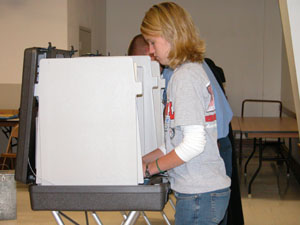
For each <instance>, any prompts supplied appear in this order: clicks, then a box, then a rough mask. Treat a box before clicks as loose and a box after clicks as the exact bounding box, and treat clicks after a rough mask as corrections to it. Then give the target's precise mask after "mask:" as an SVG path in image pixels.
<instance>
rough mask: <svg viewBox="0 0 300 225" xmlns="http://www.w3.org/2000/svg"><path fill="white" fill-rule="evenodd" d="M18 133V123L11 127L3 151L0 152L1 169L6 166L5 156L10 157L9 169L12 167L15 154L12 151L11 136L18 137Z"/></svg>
mask: <svg viewBox="0 0 300 225" xmlns="http://www.w3.org/2000/svg"><path fill="white" fill-rule="evenodd" d="M18 133H19V125H16V126H15V127H13V129H12V131H11V134H10V136H9V139H8V144H7V148H6V151H5V153H2V154H1V158H3V162H2V166H1V169H2V170H3V169H4V167H5V166H6V164H5V163H6V159H7V158H9V159H10V163H11V164H10V165H11V169H14V159H15V158H16V157H17V154H16V153H13V152H12V140H13V138H18Z"/></svg>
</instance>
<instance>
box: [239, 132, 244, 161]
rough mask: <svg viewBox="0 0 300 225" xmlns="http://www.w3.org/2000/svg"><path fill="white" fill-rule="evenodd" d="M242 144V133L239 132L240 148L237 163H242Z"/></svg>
mask: <svg viewBox="0 0 300 225" xmlns="http://www.w3.org/2000/svg"><path fill="white" fill-rule="evenodd" d="M242 146H243V133H242V132H240V149H239V152H240V154H239V165H241V164H242V156H243V149H242Z"/></svg>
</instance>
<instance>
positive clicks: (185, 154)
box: [175, 125, 206, 162]
mask: <svg viewBox="0 0 300 225" xmlns="http://www.w3.org/2000/svg"><path fill="white" fill-rule="evenodd" d="M181 129H182V130H183V140H182V142H181V143H180V144H179V145H178V146H177V147H176V148H175V152H176V154H177V155H178V157H179V158H180V159H182V160H183V161H185V162H187V161H189V160H191V159H192V158H194V157H195V156H197V155H199V154H201V153H202V152H203V150H204V147H205V144H206V137H205V131H204V126H202V125H189V126H181Z"/></svg>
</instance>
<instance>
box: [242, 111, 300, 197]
mask: <svg viewBox="0 0 300 225" xmlns="http://www.w3.org/2000/svg"><path fill="white" fill-rule="evenodd" d="M238 121H239V127H240V156H239V157H240V160H241V153H242V135H243V134H245V135H246V137H249V138H254V148H253V152H252V153H251V155H250V156H249V158H248V160H247V162H246V164H245V172H246V171H247V164H248V162H249V161H250V159H251V158H252V156H253V155H254V153H255V148H256V138H258V139H259V165H258V168H257V170H256V171H255V173H254V175H253V176H252V178H251V180H250V183H249V186H248V197H251V185H252V183H253V181H254V179H255V177H256V176H257V174H258V172H259V171H260V168H261V164H262V161H263V160H264V161H266V160H268V161H270V160H275V161H284V162H285V163H286V165H287V170H288V175H289V161H290V157H291V149H292V144H291V138H298V137H299V134H298V126H297V120H296V119H294V118H290V117H241V118H238ZM262 138H289V149H288V157H287V158H286V157H284V155H283V154H282V152H281V151H280V152H279V153H280V155H281V156H282V157H281V158H278V157H276V158H264V157H263V154H262V151H263V144H262ZM278 144H281V143H280V141H278Z"/></svg>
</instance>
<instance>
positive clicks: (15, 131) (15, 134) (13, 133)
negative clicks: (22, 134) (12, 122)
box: [6, 125, 19, 153]
mask: <svg viewBox="0 0 300 225" xmlns="http://www.w3.org/2000/svg"><path fill="white" fill-rule="evenodd" d="M18 134H19V125H16V126H15V127H13V128H12V131H11V133H10V136H9V139H8V144H7V147H6V153H11V147H12V146H11V144H12V143H11V142H12V138H17V137H18Z"/></svg>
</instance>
